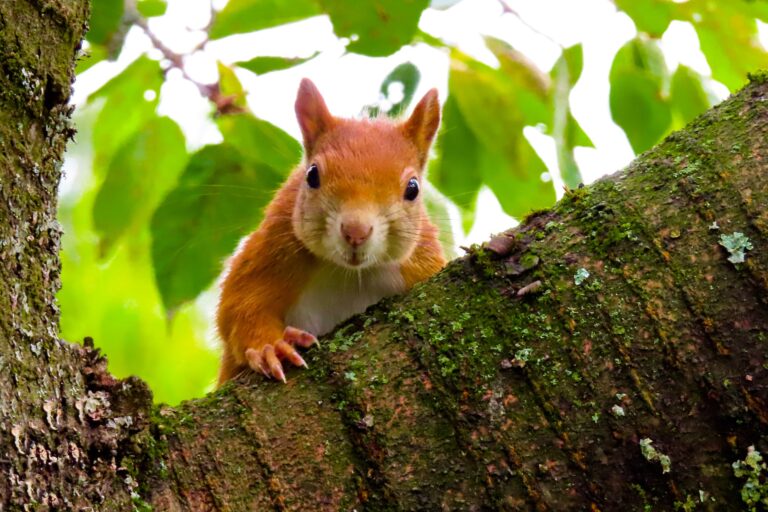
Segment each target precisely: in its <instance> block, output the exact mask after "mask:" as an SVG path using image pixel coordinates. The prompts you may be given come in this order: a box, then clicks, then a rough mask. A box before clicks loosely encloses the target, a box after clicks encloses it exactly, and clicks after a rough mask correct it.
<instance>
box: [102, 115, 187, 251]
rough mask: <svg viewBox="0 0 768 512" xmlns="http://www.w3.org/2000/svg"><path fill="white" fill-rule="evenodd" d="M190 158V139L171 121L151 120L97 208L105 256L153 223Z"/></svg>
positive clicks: (120, 154)
mask: <svg viewBox="0 0 768 512" xmlns="http://www.w3.org/2000/svg"><path fill="white" fill-rule="evenodd" d="M186 159H187V151H186V148H185V142H184V135H183V134H182V133H181V130H180V129H179V127H178V126H177V125H176V123H174V122H173V121H171V120H170V119H169V118H167V117H159V118H156V119H153V120H151V121H149V122H148V123H147V124H146V125H145V126H143V127H142V129H141V130H140V131H138V132H136V133H135V134H134V135H133V137H131V138H130V139H129V140H128V141H127V142H126V143H125V144H124V145H123V146H121V147H120V149H119V150H118V151H117V152H116V153H115V155H114V158H113V159H112V161H111V162H110V165H109V171H108V173H107V176H106V179H105V180H104V183H103V184H102V185H101V188H100V189H99V191H98V193H97V194H96V199H95V201H94V204H93V225H94V228H95V230H96V231H97V232H98V233H99V235H100V236H101V249H102V251H101V252H102V255H103V254H106V252H107V251H108V250H109V249H110V248H111V247H112V245H113V244H114V243H115V242H116V241H117V240H118V239H119V238H120V236H121V235H123V234H124V233H125V232H126V231H128V230H129V229H130V228H133V227H136V226H138V225H141V224H142V223H143V222H146V221H148V220H149V218H150V216H151V214H152V212H153V211H154V209H155V206H157V204H158V202H159V201H160V199H161V198H162V197H163V195H164V194H165V193H166V192H167V191H168V189H169V188H170V187H172V186H173V184H174V183H175V182H176V178H177V177H178V175H179V172H180V171H181V169H183V168H184V164H185V162H186Z"/></svg>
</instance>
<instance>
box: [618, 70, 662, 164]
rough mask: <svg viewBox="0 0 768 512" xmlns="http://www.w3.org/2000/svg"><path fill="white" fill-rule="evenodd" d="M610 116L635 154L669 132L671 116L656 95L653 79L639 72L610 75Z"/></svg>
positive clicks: (656, 87) (657, 94)
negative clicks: (624, 134) (619, 127)
mask: <svg viewBox="0 0 768 512" xmlns="http://www.w3.org/2000/svg"><path fill="white" fill-rule="evenodd" d="M610 106H611V116H612V117H613V120H614V121H615V122H616V124H618V125H619V126H621V128H622V129H623V130H624V132H625V133H626V134H627V138H628V139H629V143H630V144H631V145H632V149H633V150H634V152H635V153H636V154H638V153H642V152H643V151H645V150H646V149H649V148H651V147H652V146H653V145H654V144H656V143H657V142H658V141H659V140H660V139H661V138H662V137H663V136H664V135H665V134H666V133H667V131H668V130H669V127H670V123H671V121H672V113H671V111H670V107H669V104H668V103H667V102H666V101H664V100H663V98H661V97H660V95H659V89H658V84H657V82H656V80H654V79H653V78H652V77H650V76H648V74H647V73H643V72H641V71H622V72H621V73H617V74H615V75H613V78H612V79H611V92H610Z"/></svg>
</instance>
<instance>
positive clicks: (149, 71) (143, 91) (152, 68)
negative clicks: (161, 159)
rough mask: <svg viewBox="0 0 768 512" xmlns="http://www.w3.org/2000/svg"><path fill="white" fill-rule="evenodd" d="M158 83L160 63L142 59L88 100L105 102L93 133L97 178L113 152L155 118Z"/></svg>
mask: <svg viewBox="0 0 768 512" xmlns="http://www.w3.org/2000/svg"><path fill="white" fill-rule="evenodd" d="M162 83H163V73H162V71H161V69H160V64H159V63H158V62H157V61H154V60H151V59H149V58H148V57H145V56H142V57H139V58H138V59H136V60H135V61H134V62H133V63H132V64H131V65H129V66H128V67H127V68H125V70H124V71H123V72H122V73H120V74H119V75H117V76H116V77H114V78H113V79H112V80H110V81H109V82H107V83H106V84H105V85H104V86H103V87H102V88H101V89H99V90H98V91H96V92H95V93H93V94H92V95H91V96H90V97H89V98H88V101H89V102H90V101H94V100H97V99H99V98H104V99H105V100H106V101H105V102H104V106H103V107H102V109H101V112H99V116H98V117H97V119H96V123H95V125H96V126H97V127H98V129H96V130H93V164H94V171H95V173H96V174H97V175H100V176H103V175H104V173H105V172H106V166H107V165H108V164H109V162H110V161H111V160H112V155H113V154H114V152H115V150H116V149H117V148H118V147H120V146H121V145H122V144H123V143H124V142H125V141H126V140H127V139H128V138H129V137H131V136H132V135H133V134H134V133H135V132H136V130H138V129H139V128H140V127H141V126H143V125H144V124H146V122H147V121H148V120H150V119H152V118H153V117H155V109H156V108H157V102H158V96H159V95H160V86H161V85H162Z"/></svg>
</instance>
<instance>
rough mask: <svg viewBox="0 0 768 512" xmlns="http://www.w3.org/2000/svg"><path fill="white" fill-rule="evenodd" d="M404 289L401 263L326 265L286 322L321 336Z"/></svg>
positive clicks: (287, 316)
mask: <svg viewBox="0 0 768 512" xmlns="http://www.w3.org/2000/svg"><path fill="white" fill-rule="evenodd" d="M404 291H405V281H404V280H403V277H402V275H401V274H400V269H399V266H398V265H387V266H382V267H375V268H371V269H365V270H361V271H360V272H359V273H358V272H356V271H354V270H347V269H342V268H340V267H337V266H335V265H330V264H329V265H326V266H325V267H324V268H322V269H320V271H319V272H317V274H316V275H315V277H314V278H313V279H312V281H310V283H309V284H308V285H307V287H306V288H304V290H303V291H302V293H301V295H300V296H299V298H298V300H297V301H296V303H295V304H294V305H293V306H292V307H291V309H290V310H289V311H288V314H287V315H286V318H285V323H286V325H289V326H292V327H297V328H299V329H303V330H305V331H308V332H311V333H312V334H314V335H316V336H321V335H323V334H325V333H327V332H329V331H330V330H331V329H333V328H334V327H335V326H336V325H338V324H339V323H340V322H342V321H344V320H346V319H347V318H349V317H351V316H352V315H356V314H358V313H362V312H363V311H365V308H367V307H368V306H370V305H371V304H375V303H376V302H378V301H379V300H381V299H382V298H384V297H388V296H390V295H396V294H398V293H403V292H404Z"/></svg>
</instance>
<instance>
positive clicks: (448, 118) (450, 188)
mask: <svg viewBox="0 0 768 512" xmlns="http://www.w3.org/2000/svg"><path fill="white" fill-rule="evenodd" d="M436 146H437V148H438V152H437V157H436V158H435V159H433V160H432V161H431V162H430V166H429V174H428V176H429V181H431V182H432V183H433V184H434V185H435V187H437V189H438V190H439V191H440V192H442V193H443V194H445V196H446V197H448V199H450V200H451V201H453V203H454V204H455V205H456V206H458V207H459V211H460V212H461V216H462V226H463V228H464V231H465V232H468V231H469V230H470V229H471V228H472V223H473V222H474V219H475V205H476V201H477V194H478V192H479V191H480V187H481V186H482V184H483V178H482V176H481V173H480V169H479V163H478V161H479V156H478V152H479V151H481V149H482V148H481V147H480V143H479V142H478V140H477V138H476V137H475V135H474V133H472V130H470V129H469V127H468V126H467V124H466V122H465V121H464V118H463V117H462V115H461V112H460V111H459V107H458V105H457V104H456V99H455V98H454V97H453V95H450V96H448V99H446V101H445V104H444V105H443V119H442V122H441V125H440V132H439V133H438V136H437V143H436Z"/></svg>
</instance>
